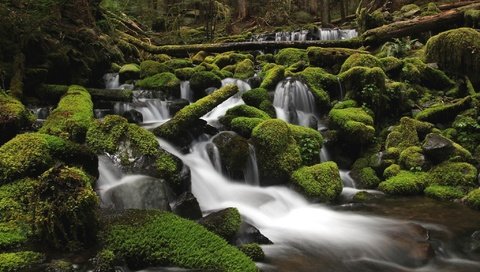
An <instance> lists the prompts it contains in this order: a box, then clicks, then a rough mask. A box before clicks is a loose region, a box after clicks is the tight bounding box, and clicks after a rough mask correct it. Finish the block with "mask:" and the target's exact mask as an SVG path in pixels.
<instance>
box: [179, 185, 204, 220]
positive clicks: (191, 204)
mask: <svg viewBox="0 0 480 272" xmlns="http://www.w3.org/2000/svg"><path fill="white" fill-rule="evenodd" d="M173 212H174V213H175V214H176V215H178V216H181V217H183V218H186V219H190V220H198V219H200V218H202V210H201V209H200V205H199V204H198V201H197V198H195V196H194V195H193V194H192V193H190V192H185V193H183V194H181V195H180V196H179V197H178V199H177V201H176V202H175V205H174V206H173Z"/></svg>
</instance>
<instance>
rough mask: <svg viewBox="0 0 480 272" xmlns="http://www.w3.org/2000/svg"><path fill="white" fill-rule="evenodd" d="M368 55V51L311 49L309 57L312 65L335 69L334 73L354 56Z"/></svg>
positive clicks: (308, 53) (308, 49)
mask: <svg viewBox="0 0 480 272" xmlns="http://www.w3.org/2000/svg"><path fill="white" fill-rule="evenodd" d="M358 53H363V54H368V52H366V51H360V50H355V49H349V48H323V47H309V48H307V55H308V59H309V61H310V65H314V66H318V67H322V68H326V69H333V71H334V72H338V71H339V70H340V66H341V65H342V64H343V63H344V62H345V60H347V59H348V58H349V57H350V56H351V55H353V54H358Z"/></svg>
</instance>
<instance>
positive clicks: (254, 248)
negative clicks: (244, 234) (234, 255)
mask: <svg viewBox="0 0 480 272" xmlns="http://www.w3.org/2000/svg"><path fill="white" fill-rule="evenodd" d="M238 249H240V251H241V252H243V253H244V254H245V255H247V256H248V257H249V258H250V259H251V260H252V261H254V262H261V261H263V260H264V259H265V253H264V252H263V249H262V248H261V247H260V245H258V244H256V243H250V244H243V245H241V246H239V247H238Z"/></svg>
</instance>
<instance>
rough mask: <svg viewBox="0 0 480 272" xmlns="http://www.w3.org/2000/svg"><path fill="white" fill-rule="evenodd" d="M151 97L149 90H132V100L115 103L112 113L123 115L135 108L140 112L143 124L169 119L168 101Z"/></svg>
mask: <svg viewBox="0 0 480 272" xmlns="http://www.w3.org/2000/svg"><path fill="white" fill-rule="evenodd" d="M151 97H152V96H151V93H150V92H145V91H134V101H133V102H131V103H129V102H117V103H115V105H114V108H113V110H114V113H115V114H118V115H123V114H124V113H125V112H128V111H130V110H136V111H138V112H140V113H141V114H142V116H143V123H144V124H148V123H159V122H163V121H165V120H167V119H169V118H170V112H169V110H168V102H167V101H164V100H160V99H158V98H151Z"/></svg>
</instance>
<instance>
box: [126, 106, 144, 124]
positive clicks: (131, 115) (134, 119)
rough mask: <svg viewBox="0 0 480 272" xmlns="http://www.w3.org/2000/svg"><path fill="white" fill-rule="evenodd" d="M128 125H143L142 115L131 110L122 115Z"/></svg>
mask: <svg viewBox="0 0 480 272" xmlns="http://www.w3.org/2000/svg"><path fill="white" fill-rule="evenodd" d="M122 116H123V117H124V118H125V119H127V121H128V122H129V123H134V124H141V123H143V114H142V113H141V112H139V111H137V110H135V109H131V110H129V111H126V112H124V113H123V114H122Z"/></svg>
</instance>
